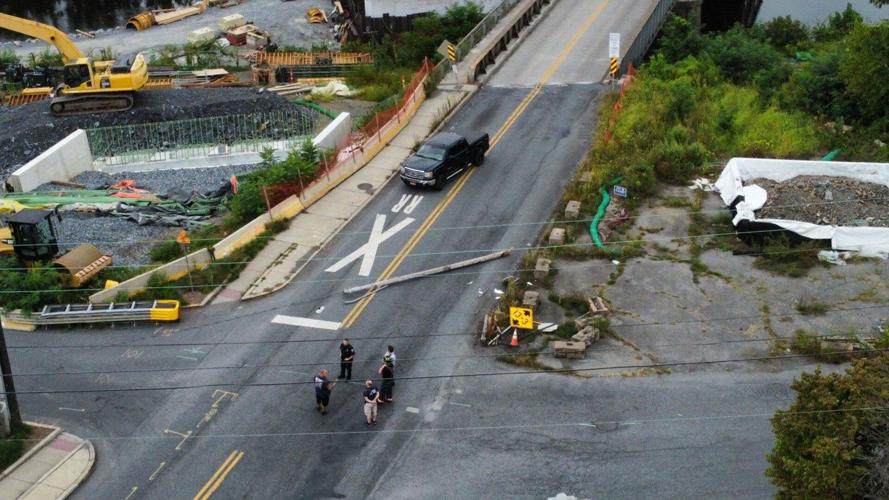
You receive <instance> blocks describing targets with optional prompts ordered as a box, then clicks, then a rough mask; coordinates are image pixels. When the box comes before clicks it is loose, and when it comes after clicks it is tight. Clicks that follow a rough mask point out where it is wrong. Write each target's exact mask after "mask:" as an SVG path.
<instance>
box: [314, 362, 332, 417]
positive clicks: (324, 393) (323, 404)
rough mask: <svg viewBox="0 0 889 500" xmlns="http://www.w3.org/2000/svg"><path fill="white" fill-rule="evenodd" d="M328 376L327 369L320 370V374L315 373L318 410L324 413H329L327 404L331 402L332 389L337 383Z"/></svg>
mask: <svg viewBox="0 0 889 500" xmlns="http://www.w3.org/2000/svg"><path fill="white" fill-rule="evenodd" d="M327 376H328V372H327V370H321V371H320V372H318V375H315V403H316V404H317V405H318V411H320V412H321V414H322V415H327V405H329V404H330V391H332V390H333V386H335V385H336V382H331V381H330V379H329V378H327Z"/></svg>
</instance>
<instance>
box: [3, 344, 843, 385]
mask: <svg viewBox="0 0 889 500" xmlns="http://www.w3.org/2000/svg"><path fill="white" fill-rule="evenodd" d="M834 337H836V335H813V336H811V337H808V338H810V339H812V340H820V339H826V338H834ZM794 338H796V337H794V336H787V337H782V336H775V337H768V338H760V339H729V340H716V341H711V342H676V343H669V344H639V343H635V342H634V343H633V345H634V346H636V347H655V348H659V347H704V346H715V345H725V344H746V343H759V342H775V341H782V340H793V339H794ZM356 340H364V339H356ZM615 340H616V341H619V340H617V339H615ZM217 345H227V344H224V343H223V344H217ZM627 349H628V348H627V347H612V348H608V347H606V348H594V349H587V351H586V352H587V353H597V352H624V351H626V350H627ZM553 352H554V351H550V350H544V351H539V352H535V353H534V354H538V355H540V354H552V353H553ZM208 354H209V353H208ZM528 355H529V353H528V352H515V353H495V354H472V355H460V354H454V355H445V356H427V357H423V358H405V357H401V356H399V357H398V363H399V364H401V363H405V362H408V361H413V362H417V361H431V360H436V359H488V358H511V357H522V356H528ZM205 357H206V356H205ZM339 362H340V359H339V358H337V359H335V360H327V361H306V362H301V363H268V364H258V365H250V364H246V363H245V364H240V365H224V366H193V367H178V368H134V369H131V370H89V371H62V372H24V373H21V372H17V373H15V376H16V377H43V376H56V375H103V374H104V375H121V374H139V373H164V372H187V371H214V370H243V369H247V368H251V369H253V368H293V367H298V366H328V365H333V364H336V363H339ZM353 363H354V364H376V363H380V360H379V359H378V358H368V359H357V360H355V361H353ZM0 375H3V374H0Z"/></svg>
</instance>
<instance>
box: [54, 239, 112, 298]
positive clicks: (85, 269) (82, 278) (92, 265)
mask: <svg viewBox="0 0 889 500" xmlns="http://www.w3.org/2000/svg"><path fill="white" fill-rule="evenodd" d="M52 264H53V266H54V267H57V268H59V269H60V270H62V271H64V272H66V273H68V274H70V275H71V279H70V281H69V286H71V287H74V288H79V287H80V286H82V285H84V284H85V283H86V282H88V281H89V280H90V279H91V278H92V277H93V276H95V275H96V274H99V271H101V270H102V269H105V268H106V267H108V266H110V265H111V256H110V255H108V254H103V253H102V252H100V251H99V249H98V248H96V247H94V246H93V245H90V244H83V245H78V246H76V247H74V248H72V249H71V250H69V251H68V252H67V253H65V255H62V256H61V257H59V258H58V259H56V260H54V261H52Z"/></svg>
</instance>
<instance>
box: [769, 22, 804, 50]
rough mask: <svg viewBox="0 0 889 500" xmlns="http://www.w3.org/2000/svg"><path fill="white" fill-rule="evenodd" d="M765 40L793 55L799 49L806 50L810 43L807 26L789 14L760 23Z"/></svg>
mask: <svg viewBox="0 0 889 500" xmlns="http://www.w3.org/2000/svg"><path fill="white" fill-rule="evenodd" d="M762 32H763V35H764V37H765V40H766V41H767V42H769V44H771V45H772V47H774V48H776V49H778V50H780V51H782V52H784V53H785V54H786V55H793V54H794V53H795V52H797V51H799V50H806V49H808V48H809V46H810V45H811V44H810V33H809V28H808V27H807V26H806V25H805V24H803V23H802V22H800V21H797V20H795V19H792V18H791V17H790V16H781V17H776V18H775V19H772V20H771V21H769V22H767V23H765V24H763V25H762Z"/></svg>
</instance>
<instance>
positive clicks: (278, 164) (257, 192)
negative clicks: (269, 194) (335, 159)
mask: <svg viewBox="0 0 889 500" xmlns="http://www.w3.org/2000/svg"><path fill="white" fill-rule="evenodd" d="M303 146H304V145H303ZM314 151H315V157H316V160H315V161H306V160H305V159H303V156H302V155H303V154H308V153H304V148H300V149H294V150H292V151H290V153H288V154H287V157H286V158H285V159H283V160H281V161H278V160H276V159H275V158H274V151H272V150H265V151H263V152H262V153H261V154H260V157H261V158H262V161H261V163H260V165H261V167H260V169H259V170H256V171H254V172H251V173H250V174H248V175H246V176H243V177H242V178H239V179H238V180H239V182H238V193H237V194H236V195H235V196H234V197H233V198H232V201H231V212H232V215H233V217H234V218H235V220H236V221H239V222H242V223H243V222H247V221H249V220H251V219H253V218H255V217H257V216H258V215H260V214H262V213H264V212H265V211H266V209H267V206H266V201H265V195H264V194H263V187H264V186H269V185H274V184H282V183H286V182H293V181H298V180H300V179H302V180H303V181H304V182H309V181H311V180H312V179H313V177H314V175H315V171H316V170H317V168H318V164H317V158H318V157H319V156H320V155H318V154H317V150H314Z"/></svg>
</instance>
